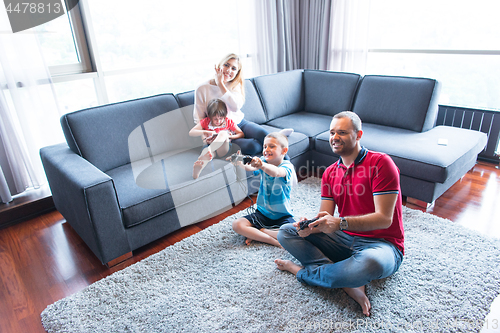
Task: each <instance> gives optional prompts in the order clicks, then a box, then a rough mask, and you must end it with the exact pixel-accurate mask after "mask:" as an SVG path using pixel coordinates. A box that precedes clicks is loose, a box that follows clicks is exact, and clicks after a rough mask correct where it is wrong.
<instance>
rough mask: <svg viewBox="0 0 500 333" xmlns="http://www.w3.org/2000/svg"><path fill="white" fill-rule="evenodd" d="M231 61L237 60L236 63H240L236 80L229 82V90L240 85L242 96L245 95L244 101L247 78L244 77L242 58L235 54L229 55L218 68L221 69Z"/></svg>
mask: <svg viewBox="0 0 500 333" xmlns="http://www.w3.org/2000/svg"><path fill="white" fill-rule="evenodd" d="M231 59H235V60H236V61H238V73H237V74H236V76H235V77H234V79H232V80H231V81H230V82H228V88H229V90H234V89H236V88H237V87H238V85H239V86H240V89H241V94H242V95H243V99H245V78H244V77H243V64H242V63H241V59H240V57H239V56H238V55H237V54H235V53H229V54H228V55H226V56H225V57H224V58H222V60H221V61H220V62H219V64H218V65H217V66H218V67H219V68H221V67H222V66H223V65H224V64H225V63H226V62H227V61H229V60H231Z"/></svg>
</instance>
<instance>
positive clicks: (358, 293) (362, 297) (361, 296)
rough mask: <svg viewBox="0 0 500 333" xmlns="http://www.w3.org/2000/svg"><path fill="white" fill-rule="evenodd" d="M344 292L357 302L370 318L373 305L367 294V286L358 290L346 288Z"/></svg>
mask: <svg viewBox="0 0 500 333" xmlns="http://www.w3.org/2000/svg"><path fill="white" fill-rule="evenodd" d="M344 291H345V292H346V293H347V295H349V296H351V297H352V298H353V299H354V300H355V301H356V302H358V303H359V305H361V309H363V313H364V314H365V315H366V316H367V317H368V316H370V310H371V308H372V305H371V304H370V300H368V297H367V296H366V293H365V286H361V287H358V288H344Z"/></svg>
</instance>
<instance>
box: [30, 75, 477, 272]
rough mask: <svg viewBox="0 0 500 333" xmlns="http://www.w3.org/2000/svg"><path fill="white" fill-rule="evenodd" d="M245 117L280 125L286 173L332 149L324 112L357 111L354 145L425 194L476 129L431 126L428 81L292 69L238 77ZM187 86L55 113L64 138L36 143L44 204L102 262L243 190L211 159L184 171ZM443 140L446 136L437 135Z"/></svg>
mask: <svg viewBox="0 0 500 333" xmlns="http://www.w3.org/2000/svg"><path fill="white" fill-rule="evenodd" d="M245 87H246V102H245V105H244V107H243V109H242V110H243V112H244V113H245V118H246V119H248V120H251V121H254V122H256V123H259V124H262V125H263V126H264V127H266V128H267V129H269V130H270V131H274V130H278V129H280V128H285V127H292V128H294V129H295V132H294V133H293V134H292V135H291V136H290V137H289V141H290V149H289V156H290V159H291V161H292V163H293V164H294V165H295V167H296V170H297V172H298V173H301V174H305V173H306V172H307V171H309V170H311V169H312V168H326V167H327V166H328V165H330V164H331V163H333V162H335V161H336V160H337V159H338V156H335V155H334V154H333V153H332V151H331V149H330V146H329V144H328V137H329V133H328V131H329V125H330V121H331V118H332V116H333V115H335V114H336V113H338V112H340V111H344V110H352V111H354V112H356V113H357V114H358V115H359V116H360V117H361V119H362V121H363V131H364V135H363V138H362V140H361V143H362V145H364V146H365V147H366V148H368V149H372V150H377V151H382V152H385V153H387V154H389V155H390V156H391V157H392V158H393V159H394V161H395V162H396V164H397V166H398V167H399V169H400V172H401V188H402V193H403V195H405V196H407V197H411V198H414V199H417V200H420V201H422V202H426V203H431V202H433V201H434V200H435V199H436V198H438V197H439V196H440V195H441V194H442V193H443V192H445V191H446V190H447V189H448V188H449V187H450V186H451V185H453V184H454V183H455V182H456V181H457V180H459V179H460V177H462V176H463V175H464V174H465V173H466V172H467V171H468V170H470V169H471V168H472V167H473V166H474V164H475V162H476V158H477V154H478V153H479V152H480V151H481V150H482V149H483V148H484V146H485V145H486V135H485V134H484V133H481V132H477V131H470V130H464V129H458V128H452V127H446V126H437V127H434V123H435V119H436V115H437V102H436V96H437V90H438V89H437V88H438V83H437V82H436V81H435V80H432V79H425V78H408V77H391V76H365V77H361V76H360V75H358V74H352V73H338V72H328V71H317V70H296V71H289V72H283V73H278V74H273V75H265V76H260V77H255V78H252V79H249V80H246V82H245ZM193 102H194V92H193V91H189V92H185V93H180V94H177V95H173V94H163V95H158V96H152V97H147V98H142V99H137V100H132V101H126V102H122V103H116V104H111V105H104V106H99V107H94V108H90V109H86V110H81V111H77V112H73V113H69V114H66V115H65V116H63V117H62V118H61V124H62V127H63V130H64V133H65V136H66V140H67V143H64V144H59V145H55V146H50V147H45V148H43V149H41V151H40V154H41V158H42V162H43V165H44V168H45V171H46V174H47V178H48V180H49V184H50V188H51V191H52V196H53V199H54V203H55V205H56V208H57V209H58V210H59V211H60V212H61V214H62V215H63V216H64V217H65V218H66V220H67V221H68V223H70V224H71V225H72V227H73V228H74V229H75V231H76V232H77V233H78V234H79V235H80V236H81V238H82V239H83V240H84V241H85V243H86V244H87V245H88V246H89V248H90V249H91V250H92V251H93V252H94V253H95V255H96V256H97V257H98V258H99V260H101V262H102V263H104V264H108V265H113V264H115V263H117V262H119V261H121V260H123V259H126V258H127V257H129V256H131V255H132V253H131V252H132V251H133V250H135V249H137V248H139V247H141V246H143V245H146V244H148V243H150V242H152V241H154V240H156V239H158V238H160V237H162V236H164V235H166V234H169V233H171V232H172V231H174V230H177V229H179V228H181V227H183V226H185V225H188V224H192V223H196V222H198V221H200V220H203V219H206V218H208V217H210V216H213V215H216V214H219V213H221V212H222V211H225V210H227V209H229V208H230V207H232V206H233V205H235V204H237V203H239V202H240V201H241V200H243V199H244V197H245V196H246V195H247V194H248V193H255V192H256V191H257V189H258V184H259V179H256V178H255V177H253V175H251V174H250V173H245V172H244V171H242V170H241V169H236V168H234V167H233V166H232V165H231V164H228V163H227V162H225V161H223V160H214V161H213V162H212V163H211V164H210V165H209V166H207V167H206V168H205V170H204V171H203V173H202V174H201V176H200V178H198V179H197V180H193V179H192V177H191V171H192V169H191V168H192V164H193V163H194V161H195V160H196V158H197V156H198V154H199V153H200V151H201V140H200V138H191V137H189V136H188V130H189V129H190V128H191V127H192V126H193V119H192V110H193ZM443 143H447V144H446V145H444V144H443Z"/></svg>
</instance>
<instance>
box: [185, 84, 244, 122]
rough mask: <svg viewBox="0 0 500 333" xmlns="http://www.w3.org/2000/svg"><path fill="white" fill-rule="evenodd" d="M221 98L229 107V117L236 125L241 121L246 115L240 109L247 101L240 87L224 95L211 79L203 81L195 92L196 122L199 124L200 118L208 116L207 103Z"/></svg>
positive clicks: (194, 111)
mask: <svg viewBox="0 0 500 333" xmlns="http://www.w3.org/2000/svg"><path fill="white" fill-rule="evenodd" d="M215 98H219V99H221V100H222V101H223V102H224V103H226V107H227V117H228V118H229V119H232V120H233V121H234V123H235V124H236V125H238V124H239V123H241V121H242V120H243V118H244V117H245V115H244V114H243V112H242V111H241V110H240V109H241V107H242V106H243V103H244V102H245V100H244V98H243V95H242V94H241V92H240V90H239V89H235V90H233V91H228V92H227V93H225V94H224V95H222V93H221V91H220V89H219V87H217V86H216V85H213V84H210V80H209V81H207V82H205V83H202V84H201V85H199V86H198V87H197V88H196V91H195V94H194V110H193V117H194V123H195V124H198V123H199V122H200V119H203V118H205V117H207V105H208V102H210V101H211V100H212V99H215Z"/></svg>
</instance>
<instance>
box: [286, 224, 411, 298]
mask: <svg viewBox="0 0 500 333" xmlns="http://www.w3.org/2000/svg"><path fill="white" fill-rule="evenodd" d="M278 241H279V242H280V244H281V245H282V246H283V247H284V248H285V249H286V250H287V251H288V252H290V253H291V254H292V255H293V256H294V257H295V258H297V259H298V260H299V261H300V262H301V264H302V265H303V266H304V268H303V269H301V270H300V271H299V272H298V273H297V280H299V281H300V282H303V283H306V284H308V285H311V286H320V287H325V288H344V287H347V288H357V287H361V286H364V285H366V284H367V283H368V282H370V281H372V280H377V279H382V278H385V277H388V276H390V275H392V274H394V273H395V272H396V271H397V270H398V268H399V266H400V265H401V262H402V260H403V255H402V253H401V251H399V249H398V248H396V246H394V245H393V244H391V243H389V242H388V241H386V240H384V239H380V238H368V237H357V236H351V235H348V234H346V233H345V232H343V231H337V232H334V233H332V234H325V233H317V234H311V235H309V236H307V237H304V238H303V237H300V236H299V235H298V233H297V230H296V228H295V227H294V226H293V225H292V224H285V225H282V226H281V228H280V230H279V233H278Z"/></svg>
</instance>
